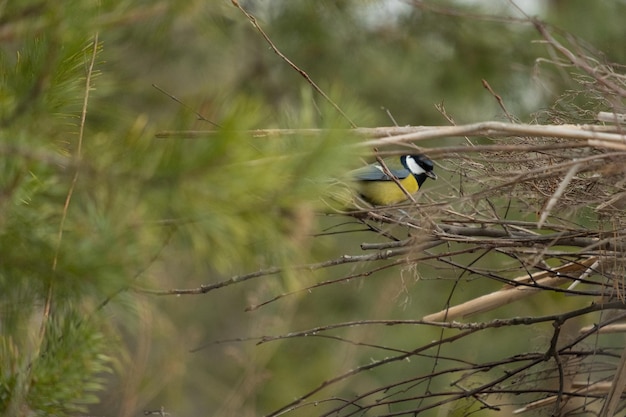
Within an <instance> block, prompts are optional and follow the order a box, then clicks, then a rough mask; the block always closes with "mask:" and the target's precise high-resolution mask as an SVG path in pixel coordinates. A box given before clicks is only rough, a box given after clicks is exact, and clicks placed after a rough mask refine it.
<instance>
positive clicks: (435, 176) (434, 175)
mask: <svg viewBox="0 0 626 417" xmlns="http://www.w3.org/2000/svg"><path fill="white" fill-rule="evenodd" d="M426 176H427V177H428V178H432V179H434V180H436V179H437V174H435V173H434V172H432V171H429V172H427V173H426Z"/></svg>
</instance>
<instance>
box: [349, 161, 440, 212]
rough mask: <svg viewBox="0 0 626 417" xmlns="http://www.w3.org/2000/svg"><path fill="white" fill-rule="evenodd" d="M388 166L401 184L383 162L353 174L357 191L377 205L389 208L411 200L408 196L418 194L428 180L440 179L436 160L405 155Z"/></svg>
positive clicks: (360, 169)
mask: <svg viewBox="0 0 626 417" xmlns="http://www.w3.org/2000/svg"><path fill="white" fill-rule="evenodd" d="M384 163H385V166H386V167H387V169H388V172H389V173H391V174H392V175H393V176H394V177H395V179H396V180H397V182H396V181H394V178H392V177H390V176H389V175H388V174H387V172H386V170H385V169H384V168H383V167H382V166H381V164H379V163H374V164H371V165H367V166H364V167H363V168H358V169H356V170H354V171H352V172H351V174H352V175H351V176H352V179H353V180H354V181H356V183H357V184H356V189H357V192H358V193H359V194H360V195H361V197H362V198H363V199H364V200H365V201H367V202H368V203H370V204H372V205H375V206H388V205H391V204H396V203H400V202H402V201H405V200H407V199H408V196H407V194H406V193H408V194H411V195H412V194H415V193H416V192H417V190H419V189H420V187H421V186H422V184H424V181H426V178H432V179H433V180H436V179H437V175H436V174H435V173H434V171H433V169H434V164H433V161H431V160H430V159H428V158H427V157H426V156H424V155H421V154H415V155H402V156H400V158H399V160H398V159H397V158H396V159H395V160H394V159H391V160H385V161H384ZM398 183H400V184H401V185H402V188H404V190H405V191H406V193H405V191H403V190H402V188H400V187H399V186H398Z"/></svg>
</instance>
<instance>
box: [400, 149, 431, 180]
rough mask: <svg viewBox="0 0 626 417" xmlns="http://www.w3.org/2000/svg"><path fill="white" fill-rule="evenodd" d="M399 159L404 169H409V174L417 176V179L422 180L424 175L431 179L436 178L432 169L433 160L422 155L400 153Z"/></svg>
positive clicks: (424, 177)
mask: <svg viewBox="0 0 626 417" xmlns="http://www.w3.org/2000/svg"><path fill="white" fill-rule="evenodd" d="M400 161H401V162H402V165H404V167H405V168H406V169H408V170H409V171H411V174H413V175H415V177H416V178H418V181H419V179H420V178H421V179H422V181H421V182H424V181H425V180H426V177H428V178H432V179H433V180H436V179H437V174H435V172H434V171H433V169H434V168H435V166H434V164H433V161H431V160H430V159H428V158H426V157H425V156H424V155H402V156H401V157H400Z"/></svg>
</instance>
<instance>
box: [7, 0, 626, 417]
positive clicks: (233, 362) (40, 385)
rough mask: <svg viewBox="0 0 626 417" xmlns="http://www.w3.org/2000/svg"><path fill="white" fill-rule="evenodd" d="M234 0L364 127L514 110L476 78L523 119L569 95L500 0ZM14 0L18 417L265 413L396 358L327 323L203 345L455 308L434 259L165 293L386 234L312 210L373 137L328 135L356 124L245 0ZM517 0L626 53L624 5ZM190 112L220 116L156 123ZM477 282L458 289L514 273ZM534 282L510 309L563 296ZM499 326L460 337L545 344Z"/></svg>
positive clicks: (11, 262) (367, 380)
mask: <svg viewBox="0 0 626 417" xmlns="http://www.w3.org/2000/svg"><path fill="white" fill-rule="evenodd" d="M240 3H241V5H242V6H243V7H244V8H245V9H246V10H247V11H248V12H250V13H251V14H253V15H254V16H255V17H256V18H257V20H258V23H259V24H260V25H261V27H262V28H263V29H264V30H265V31H266V33H267V35H268V36H269V37H270V38H271V40H272V42H273V43H274V44H275V45H276V46H277V48H279V49H280V51H281V52H282V53H283V54H284V55H286V56H287V57H288V58H289V59H290V60H291V61H293V62H294V63H295V64H296V65H298V66H299V67H300V68H301V69H303V70H304V71H306V72H307V74H308V75H309V76H310V77H311V78H312V79H313V80H314V81H315V82H316V83H317V84H318V85H319V86H320V87H321V88H322V89H323V90H324V91H325V92H326V93H327V94H328V95H329V96H330V97H331V98H332V100H333V101H334V102H335V103H336V104H337V105H338V106H339V107H340V108H341V109H342V110H343V111H344V112H345V113H346V114H347V115H348V116H349V118H350V119H351V120H352V121H353V122H354V123H355V124H356V125H357V126H359V127H374V126H390V125H393V124H394V121H393V120H391V119H390V117H389V114H391V115H392V116H393V119H394V120H395V122H396V123H397V124H398V125H401V126H402V125H408V124H410V125H430V124H432V125H447V124H449V122H448V121H447V120H446V119H445V118H444V117H443V116H442V114H441V113H440V111H438V110H437V109H436V107H435V105H438V104H442V105H443V106H444V107H445V110H446V111H447V113H448V114H449V115H450V117H452V118H453V119H454V120H455V121H456V122H457V123H470V122H476V121H482V120H494V119H495V120H504V119H505V118H504V115H503V113H502V111H501V109H500V108H499V106H498V103H497V102H496V100H494V98H493V97H492V96H491V94H489V93H488V92H487V91H486V90H485V89H484V87H483V85H482V83H481V80H482V79H484V80H487V81H488V82H489V84H490V85H491V87H492V88H493V89H494V90H495V91H496V92H497V93H498V94H500V95H501V96H502V98H503V100H504V103H505V104H506V106H507V108H508V110H509V111H510V112H511V113H512V114H514V115H515V116H516V117H518V118H519V119H520V120H522V121H530V120H533V117H534V116H533V113H535V112H537V111H540V110H542V109H543V108H546V107H549V106H551V105H552V103H554V102H555V100H556V99H557V98H558V97H559V96H560V95H561V94H562V93H563V92H564V91H566V90H568V89H572V88H576V86H575V84H573V83H572V82H571V80H569V79H568V77H567V76H566V75H564V74H563V73H561V72H560V71H558V70H556V69H555V68H554V67H553V66H551V65H549V64H547V63H546V62H545V61H543V60H542V59H546V58H550V57H549V54H548V53H547V52H546V49H545V47H544V46H543V45H542V44H541V43H540V42H536V41H538V40H539V39H540V37H539V35H538V34H537V32H536V31H535V30H534V28H533V26H532V25H531V24H529V23H527V22H522V21H520V19H523V17H524V16H523V15H522V14H520V13H519V11H518V10H516V8H515V7H513V6H512V4H511V3H510V2H508V1H500V2H491V1H489V2H487V1H484V2H481V1H474V2H467V1H458V2H455V1H446V2H417V1H416V2H414V3H412V2H408V1H407V2H403V1H374V0H372V1H341V2H337V1H304V0H284V1H279V0H273V1H271V2H268V1H241V2H240ZM0 4H1V7H0V155H1V156H0V257H1V259H0V293H1V294H2V297H1V299H0V331H1V333H2V339H1V345H0V410H1V412H2V414H5V415H23V416H28V415H56V416H62V415H98V416H113V415H116V416H134V415H141V414H142V413H143V411H145V410H157V409H159V408H160V407H161V406H163V407H164V408H165V410H166V411H167V412H170V413H172V415H175V416H197V415H203V416H205V415H216V416H256V415H262V414H264V413H269V412H271V411H272V410H275V409H277V408H279V407H281V406H283V405H284V404H286V403H287V402H289V401H291V400H292V399H293V398H295V397H297V396H299V395H302V394H303V393H305V392H307V391H309V390H311V389H313V388H315V387H316V386H318V385H319V384H320V383H321V382H322V381H324V380H327V379H329V378H331V377H333V376H335V375H337V374H340V373H342V372H345V371H347V370H349V369H351V368H354V367H356V366H359V365H362V364H364V363H367V362H369V361H370V360H374V359H380V358H382V357H384V356H386V355H389V354H390V353H389V352H385V351H380V350H378V349H375V348H368V347H365V346H358V345H354V344H349V343H342V342H339V341H337V340H329V339H321V338H300V339H293V340H284V341H276V342H269V343H265V344H262V345H259V346H256V345H255V341H251V342H233V343H222V344H210V342H212V341H218V340H227V339H233V338H240V337H247V336H264V335H278V334H282V333H285V332H288V331H294V330H302V329H307V328H311V327H315V326H322V325H328V324H331V323H339V322H343V321H349V320H364V319H410V318H414V319H417V318H420V317H422V316H423V315H424V314H427V313H429V312H433V311H437V310H439V309H441V308H443V307H444V305H445V302H446V299H447V297H448V295H449V294H450V291H451V288H452V286H453V284H454V279H455V278H456V277H457V275H458V274H457V275H455V273H454V271H452V272H451V271H441V270H438V269H437V268H434V267H433V266H432V265H429V264H427V263H424V264H423V265H422V264H418V265H412V266H410V267H404V268H389V269H385V270H383V271H380V272H375V273H373V274H371V275H369V276H367V277H366V278H362V279H354V280H349V281H347V282H343V283H341V284H337V285H329V286H326V287H322V288H319V289H316V290H314V291H311V292H299V293H297V294H296V295H294V296H290V297H286V298H284V299H281V300H278V301H276V302H274V303H272V304H269V305H268V306H266V307H262V308H259V309H257V310H255V311H250V312H246V311H244V310H245V308H246V307H248V306H251V305H256V304H258V303H261V302H264V301H266V300H268V299H271V298H272V297H273V296H275V295H277V294H280V293H283V292H287V291H294V290H298V289H300V288H303V287H306V286H307V285H311V284H312V283H315V282H320V281H324V280H329V279H338V278H340V277H344V276H347V275H351V274H359V273H364V272H367V271H369V270H370V269H372V268H375V267H377V266H379V265H378V264H373V265H372V264H367V263H366V264H356V265H350V264H349V265H343V266H338V267H335V268H331V269H326V270H315V271H308V270H305V271H302V270H298V271H288V272H284V273H278V274H273V275H269V276H264V277H260V278H257V279H254V280H251V281H248V282H245V283H242V284H238V285H232V286H229V287H226V288H222V289H218V290H216V291H213V292H209V293H208V294H205V295H193V296H157V295H154V294H151V293H150V292H149V290H165V289H172V288H197V287H199V286H200V285H203V284H211V283H215V282H218V281H222V280H226V279H228V278H230V277H232V276H236V275H240V274H246V273H250V272H254V271H257V270H260V269H263V268H270V267H287V266H291V265H300V264H307V263H313V262H319V261H323V260H327V259H334V258H337V257H339V256H340V255H343V254H361V253H362V251H361V250H360V249H359V246H358V245H359V244H360V243H362V242H373V241H381V240H384V239H381V238H380V237H379V236H377V235H376V234H374V233H371V232H352V233H341V234H333V233H324V232H325V231H328V232H332V231H335V230H360V229H362V226H360V225H358V224H353V225H352V226H347V227H346V226H345V225H343V226H337V225H338V224H342V223H345V222H350V219H349V218H341V217H329V216H324V215H316V214H315V213H316V212H317V211H319V210H320V209H321V210H323V209H324V203H323V202H322V201H321V200H320V198H319V196H320V195H322V194H323V192H324V189H325V187H326V186H327V183H328V181H329V179H333V178H339V177H341V175H342V173H344V172H346V171H347V170H349V169H352V168H355V167H358V166H360V165H361V163H362V162H361V161H362V160H361V158H362V157H368V156H369V155H368V153H367V152H366V151H365V150H358V148H355V147H353V146H352V145H353V144H355V143H357V141H358V138H356V137H349V136H348V135H347V134H346V133H345V132H344V133H337V131H336V130H333V129H338V128H340V129H345V128H349V127H350V123H349V122H348V121H347V120H346V119H345V118H343V117H341V116H340V115H338V114H337V112H336V111H335V110H334V109H333V108H332V106H330V105H329V103H327V102H325V100H323V99H322V98H321V97H320V96H319V95H317V94H316V93H315V92H313V91H312V89H311V86H310V85H308V84H307V82H306V81H305V80H304V79H303V78H302V77H301V76H300V75H299V74H298V73H296V72H295V71H294V70H293V69H292V68H290V67H289V66H288V65H287V64H286V63H285V62H284V61H282V60H281V59H280V58H279V57H278V56H277V55H276V54H275V53H274V52H273V51H272V50H271V49H269V48H268V45H267V43H266V42H265V41H264V40H263V38H262V37H261V36H260V34H259V33H258V32H257V31H256V30H255V29H254V27H253V26H252V25H251V24H250V22H249V21H248V19H247V18H246V17H245V16H244V15H243V14H242V13H241V11H240V10H238V9H237V8H236V7H234V6H233V4H232V3H231V2H230V1H227V0H223V1H222V0H210V1H197V0H189V1H186V2H174V1H159V0H145V1H109V0H102V1H99V2H93V1H78V0H70V1H63V2H48V1H39V0H33V1H28V0H20V1H5V2H2V3H0ZM519 4H520V6H521V7H523V8H524V9H525V10H526V11H527V13H528V14H530V15H533V16H539V17H540V18H541V19H544V20H545V21H547V22H549V23H551V24H554V25H557V26H559V27H560V28H562V29H563V30H564V31H567V32H569V33H571V34H572V35H575V36H579V37H580V38H582V39H584V40H585V41H586V42H588V43H589V44H590V45H593V46H594V47H595V48H597V49H598V50H601V51H602V52H603V53H604V54H605V58H606V60H607V61H608V62H622V63H623V62H626V59H625V58H626V57H625V56H624V55H625V54H626V50H625V49H624V47H623V40H624V35H625V30H624V26H623V16H624V15H625V13H626V3H624V2H623V1H598V2H594V3H593V5H590V4H589V2H586V1H568V2H564V1H556V0H553V1H524V2H520V3H519ZM96 34H97V39H98V51H97V55H96V56H95V61H94V72H93V74H91V76H92V80H91V87H92V88H91V90H90V95H89V100H88V103H87V114H86V122H85V124H84V133H83V134H82V136H81V134H80V127H81V111H82V109H83V105H84V99H85V86H86V77H87V74H88V69H89V66H90V62H91V59H92V54H93V50H94V45H93V41H94V39H95V37H96ZM153 85H156V86H158V87H159V88H160V89H162V90H165V91H167V92H168V93H169V94H171V95H172V96H175V97H176V98H177V99H178V100H180V101H182V102H184V103H185V106H182V105H181V104H179V103H178V102H177V101H176V100H173V99H172V98H171V97H168V96H167V95H166V94H163V93H162V92H161V91H159V89H157V88H154V87H153ZM561 105H565V104H564V103H561ZM196 112H197V113H196ZM198 114H201V115H202V118H203V119H206V120H210V121H212V122H213V123H215V124H218V125H219V127H218V128H216V127H214V125H213V124H211V123H209V122H207V121H206V120H201V119H200V118H198ZM265 128H324V129H329V130H328V133H326V134H323V135H320V136H319V137H309V136H289V137H280V138H273V137H272V138H253V137H250V135H248V134H246V133H244V132H243V131H245V130H247V129H265ZM191 129H196V130H213V131H214V133H213V134H212V135H210V136H207V137H201V138H180V137H167V138H156V137H155V134H156V133H157V132H159V131H164V130H191ZM463 140H464V139H462V138H461V139H459V138H452V139H449V140H447V142H445V143H451V144H461V143H463ZM442 143H444V142H442V141H432V142H430V143H425V144H424V145H425V146H436V145H441V144H442ZM441 169H443V168H441ZM442 172H443V171H442ZM444 177H445V175H444ZM445 187H446V184H445V182H443V183H441V182H440V183H437V184H434V183H433V184H428V186H427V187H426V188H427V190H426V191H425V192H432V193H433V195H435V193H440V194H442V195H444V194H446V193H447V191H446V189H445ZM428 188H430V191H429V190H428ZM70 193H71V194H70ZM68 195H69V196H70V198H69V199H68ZM66 204H67V207H66ZM350 227H353V229H350ZM61 232H62V233H61ZM402 233H405V232H403V231H398V234H399V235H400V234H402ZM314 235H319V236H316V237H312V236H314ZM472 259H474V258H473V257H468V262H470V261H471V260H472ZM479 281H480V280H475V281H470V282H468V283H467V286H466V287H464V289H463V294H457V293H455V294H454V297H456V298H455V299H457V298H458V299H457V301H460V300H464V299H468V298H470V297H471V296H473V295H478V294H482V293H483V292H485V291H487V290H490V289H495V288H497V287H498V284H496V283H485V282H484V281H481V282H479ZM542 297H543V298H542V299H541V300H539V299H538V300H536V301H533V302H530V303H528V304H524V305H522V306H521V307H520V306H517V308H518V309H525V311H519V310H518V311H515V313H514V314H515V315H523V314H524V313H526V314H532V313H535V314H537V313H539V312H542V313H548V312H551V309H550V308H551V307H550V306H551V305H553V303H552V302H551V298H550V297H552V298H554V297H556V296H554V295H553V296H550V295H545V296H542ZM560 302H562V303H567V302H568V301H567V300H561V301H560ZM48 309H49V312H48ZM416 329H417V330H416ZM502 332H504V333H499V334H498V339H499V340H501V342H499V343H489V344H485V340H484V339H481V340H470V339H468V341H467V345H466V349H467V352H470V355H469V357H466V358H465V359H466V360H477V361H479V360H485V358H489V357H492V356H498V357H500V356H503V355H507V354H511V353H512V352H515V351H517V350H514V348H515V349H520V343H524V344H525V346H528V350H532V346H533V343H534V342H536V341H535V340H523V341H520V340H519V339H515V337H514V335H507V334H505V332H506V331H505V330H503V331H502ZM336 334H337V335H341V337H344V338H346V339H350V340H354V341H359V342H361V343H373V344H379V345H386V346H395V347H398V348H407V349H411V348H414V347H415V346H420V345H421V344H424V343H426V342H427V341H430V340H433V339H436V338H437V337H439V335H440V331H439V330H435V329H424V328H422V327H420V328H410V327H409V328H407V327H402V326H393V327H384V328H383V327H374V326H372V327H368V326H365V327H353V328H348V329H342V330H341V331H338V332H337V333H336ZM548 334H549V333H548ZM481 335H483V334H482V333H481ZM484 336H485V337H490V334H489V333H488V332H486V333H484ZM537 338H541V335H539V336H537ZM470 342H471V343H474V345H472V344H471V343H470ZM542 342H545V341H542ZM207 343H209V345H208V346H206V347H204V348H203V349H200V350H199V351H197V352H194V353H191V352H190V350H192V349H195V348H197V347H199V346H203V345H205V344H207ZM430 353H431V354H434V352H430ZM453 353H454V352H446V351H445V349H444V350H443V351H442V352H440V354H441V355H443V356H445V355H447V354H448V355H453ZM423 359H424V360H423V362H422V361H420V360H417V359H415V360H413V361H412V362H410V363H405V362H403V364H402V365H398V364H396V365H395V366H390V367H388V368H385V370H384V371H381V372H377V373H374V372H372V373H368V374H366V375H360V376H359V377H358V378H353V379H348V380H345V381H344V382H342V383H341V384H339V385H338V386H335V387H333V388H331V389H332V390H334V391H327V392H325V394H327V395H331V394H333V393H334V394H336V395H338V396H339V395H341V396H344V397H350V396H351V395H354V394H355V393H361V392H364V391H367V390H369V389H373V388H376V387H379V386H381V384H382V383H385V382H387V383H388V382H389V381H390V380H393V378H401V376H402V375H407V377H408V376H410V375H415V374H419V373H420V372H426V371H428V370H430V368H431V367H432V359H431V358H428V357H425V358H423ZM329 393H330V394H329ZM441 412H442V411H441V410H439V411H434V412H433V414H432V415H442V414H437V413H441ZM444 412H445V410H444ZM321 413H322V411H319V412H318V411H317V410H314V411H311V409H310V408H309V409H307V410H305V411H303V412H302V413H301V414H298V415H312V414H321Z"/></svg>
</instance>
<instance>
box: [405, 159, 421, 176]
mask: <svg viewBox="0 0 626 417" xmlns="http://www.w3.org/2000/svg"><path fill="white" fill-rule="evenodd" d="M406 166H407V168H409V171H411V172H412V173H413V174H423V173H425V172H426V171H425V170H424V168H422V167H421V166H419V165H418V164H417V162H415V159H413V158H411V157H408V158H406Z"/></svg>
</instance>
